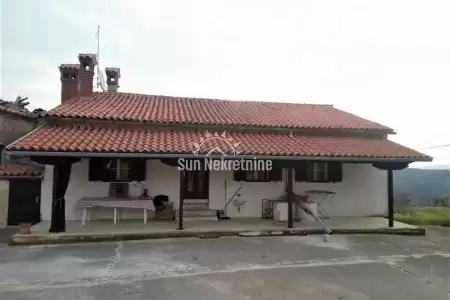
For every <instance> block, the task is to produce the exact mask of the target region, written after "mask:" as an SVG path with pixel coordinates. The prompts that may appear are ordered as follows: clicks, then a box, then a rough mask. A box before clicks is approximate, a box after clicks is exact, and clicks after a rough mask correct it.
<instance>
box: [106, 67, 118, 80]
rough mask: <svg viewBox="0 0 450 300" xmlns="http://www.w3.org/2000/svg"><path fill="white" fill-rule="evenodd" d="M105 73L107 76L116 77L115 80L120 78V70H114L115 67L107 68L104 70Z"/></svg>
mask: <svg viewBox="0 0 450 300" xmlns="http://www.w3.org/2000/svg"><path fill="white" fill-rule="evenodd" d="M105 73H106V75H107V76H109V75H111V76H113V77H114V76H117V78H120V68H115V67H107V68H105Z"/></svg>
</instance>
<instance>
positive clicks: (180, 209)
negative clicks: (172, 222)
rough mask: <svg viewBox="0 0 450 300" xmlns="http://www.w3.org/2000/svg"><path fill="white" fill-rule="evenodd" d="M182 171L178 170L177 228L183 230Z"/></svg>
mask: <svg viewBox="0 0 450 300" xmlns="http://www.w3.org/2000/svg"><path fill="white" fill-rule="evenodd" d="M183 183H184V171H181V170H180V200H179V202H178V203H179V205H178V206H179V207H178V230H183V229H184V228H183V210H184V184H183Z"/></svg>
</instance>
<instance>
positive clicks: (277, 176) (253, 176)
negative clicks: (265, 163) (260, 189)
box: [234, 168, 282, 182]
mask: <svg viewBox="0 0 450 300" xmlns="http://www.w3.org/2000/svg"><path fill="white" fill-rule="evenodd" d="M234 180H236V181H247V182H268V181H281V180H282V169H281V168H273V169H272V170H270V171H235V172H234Z"/></svg>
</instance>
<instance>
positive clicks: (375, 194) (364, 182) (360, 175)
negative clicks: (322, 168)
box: [294, 163, 388, 216]
mask: <svg viewBox="0 0 450 300" xmlns="http://www.w3.org/2000/svg"><path fill="white" fill-rule="evenodd" d="M307 190H329V191H332V192H335V193H336V196H335V197H334V198H333V199H331V200H329V201H328V200H326V201H324V202H323V203H322V207H323V208H324V209H325V210H326V212H327V213H328V214H329V215H330V216H385V215H387V210H388V200H387V171H383V170H379V169H377V168H375V167H373V166H372V165H371V164H356V163H355V164H343V165H342V182H337V183H310V182H294V192H295V193H303V192H304V191H307Z"/></svg>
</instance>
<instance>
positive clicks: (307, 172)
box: [295, 161, 343, 183]
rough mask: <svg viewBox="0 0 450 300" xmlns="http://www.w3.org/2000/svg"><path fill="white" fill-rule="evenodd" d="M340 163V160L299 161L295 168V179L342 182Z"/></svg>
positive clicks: (298, 180) (313, 181) (299, 180)
mask: <svg viewBox="0 0 450 300" xmlns="http://www.w3.org/2000/svg"><path fill="white" fill-rule="evenodd" d="M342 165H343V164H342V162H329V161H300V162H299V163H298V165H297V167H296V168H295V181H296V182H311V183H336V182H342V176H343V169H342ZM324 166H325V167H324ZM337 172H339V173H337ZM320 174H322V175H320Z"/></svg>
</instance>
